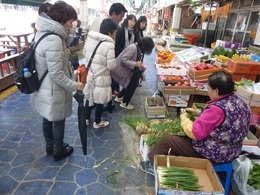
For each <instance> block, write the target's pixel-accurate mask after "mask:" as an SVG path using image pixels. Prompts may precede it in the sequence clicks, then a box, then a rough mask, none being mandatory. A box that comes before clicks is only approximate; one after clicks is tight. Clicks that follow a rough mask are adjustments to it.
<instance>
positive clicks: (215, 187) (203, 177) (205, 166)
mask: <svg viewBox="0 0 260 195" xmlns="http://www.w3.org/2000/svg"><path fill="white" fill-rule="evenodd" d="M167 158H168V159H169V160H167ZM167 161H168V162H169V163H167ZM158 166H162V167H167V166H171V167H185V168H189V169H192V170H194V173H195V175H196V176H197V177H198V179H199V185H201V186H203V187H202V188H201V190H200V191H199V192H191V191H183V190H178V189H169V188H165V187H162V186H160V181H159V177H158V174H157V167H158ZM154 170H155V192H156V194H160V195H175V194H182V195H183V194H184V195H195V194H207V195H224V189H223V187H222V185H221V183H220V181H219V178H218V176H217V174H216V172H215V171H214V168H213V166H212V164H211V162H210V161H209V160H207V159H200V158H191V157H181V156H164V155H156V156H155V158H154Z"/></svg>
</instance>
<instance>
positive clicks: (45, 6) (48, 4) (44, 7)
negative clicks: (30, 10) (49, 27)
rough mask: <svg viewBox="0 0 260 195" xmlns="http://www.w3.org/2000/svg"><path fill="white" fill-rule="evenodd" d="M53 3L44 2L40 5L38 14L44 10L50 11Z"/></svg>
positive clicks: (45, 11)
mask: <svg viewBox="0 0 260 195" xmlns="http://www.w3.org/2000/svg"><path fill="white" fill-rule="evenodd" d="M51 6H52V4H50V3H43V4H41V5H40V6H39V9H38V14H39V15H40V14H41V13H42V12H44V13H46V14H47V13H48V11H49V10H50V8H51Z"/></svg>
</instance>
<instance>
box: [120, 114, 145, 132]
mask: <svg viewBox="0 0 260 195" xmlns="http://www.w3.org/2000/svg"><path fill="white" fill-rule="evenodd" d="M124 121H125V123H126V124H128V125H129V126H130V127H132V128H133V129H135V128H136V126H137V124H138V123H144V124H147V123H148V119H147V118H146V117H144V116H141V115H127V116H125V117H124Z"/></svg>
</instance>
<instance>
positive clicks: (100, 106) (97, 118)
mask: <svg viewBox="0 0 260 195" xmlns="http://www.w3.org/2000/svg"><path fill="white" fill-rule="evenodd" d="M93 108H96V110H95V122H96V123H97V124H99V123H100V122H101V116H102V112H103V104H95V105H94V106H89V101H88V100H86V104H85V109H86V119H88V120H89V119H90V116H91V110H92V109H93Z"/></svg>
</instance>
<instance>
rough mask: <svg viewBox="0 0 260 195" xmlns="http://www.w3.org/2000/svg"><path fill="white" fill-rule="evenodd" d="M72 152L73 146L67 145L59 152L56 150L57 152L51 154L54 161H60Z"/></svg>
mask: <svg viewBox="0 0 260 195" xmlns="http://www.w3.org/2000/svg"><path fill="white" fill-rule="evenodd" d="M72 153H73V147H71V146H68V147H64V149H63V150H62V151H61V152H58V153H57V154H54V155H53V158H54V161H56V162H57V161H60V160H62V159H64V158H66V157H67V156H70V155H71V154H72Z"/></svg>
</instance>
